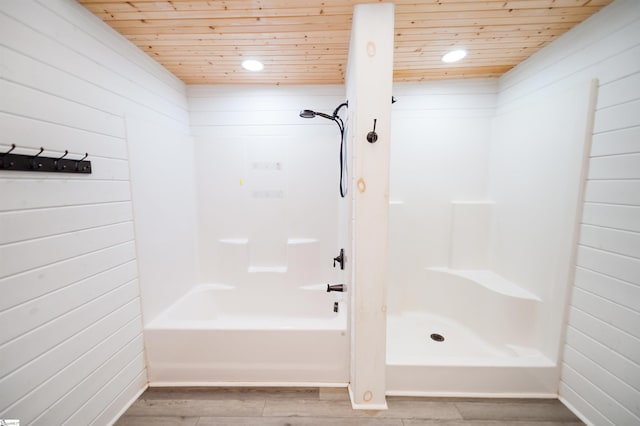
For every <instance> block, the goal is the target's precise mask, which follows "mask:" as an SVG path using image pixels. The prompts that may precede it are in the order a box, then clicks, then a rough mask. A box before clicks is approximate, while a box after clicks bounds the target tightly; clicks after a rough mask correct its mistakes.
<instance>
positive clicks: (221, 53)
mask: <svg viewBox="0 0 640 426" xmlns="http://www.w3.org/2000/svg"><path fill="white" fill-rule="evenodd" d="M611 1H612V0H514V1H511V0H487V1H479V0H422V1H420V0H396V1H395V4H396V18H395V34H396V35H395V58H394V80H395V81H424V80H435V79H450V78H475V77H497V76H500V75H502V74H503V73H505V72H506V71H508V70H509V69H511V68H512V67H514V66H515V65H517V64H518V63H520V62H522V61H523V60H525V59H526V58H528V57H529V56H530V55H531V54H533V53H534V52H536V51H537V50H539V49H541V48H543V47H545V46H546V45H547V44H549V43H550V42H551V41H553V40H554V39H555V38H557V37H558V36H559V35H561V34H563V33H564V32H566V31H567V30H569V29H570V28H571V27H573V26H575V25H576V24H578V23H580V22H582V21H583V20H585V19H586V18H588V17H589V16H591V15H592V14H594V13H595V12H597V11H598V10H600V9H601V8H602V7H604V6H606V5H607V4H609V3H611ZM79 2H80V3H81V4H83V5H84V6H85V7H86V8H88V9H89V10H90V11H91V12H93V13H94V14H95V15H97V16H98V17H100V18H101V19H103V20H104V21H105V22H106V23H107V24H109V25H110V26H111V27H113V28H114V29H115V30H116V31H118V32H120V33H121V34H123V35H124V36H125V37H127V38H128V39H129V40H131V41H132V42H133V43H135V44H136V45H137V46H139V47H140V49H142V50H144V51H145V52H146V53H148V54H149V55H150V56H151V57H153V58H154V59H155V60H156V61H158V62H159V63H161V64H162V65H164V66H165V67H166V68H167V69H168V70H169V71H171V72H172V73H173V74H175V75H176V76H177V77H178V78H180V79H181V80H182V81H184V82H185V83H187V84H230V83H242V84H254V83H258V84H341V83H343V82H344V76H345V71H346V62H347V53H348V49H349V33H350V30H351V15H352V12H353V6H354V5H355V4H357V3H365V2H368V3H371V2H372V1H371V0H369V1H366V0H210V1H197V0H173V1H156V0H130V1H125V0H79ZM453 48H465V49H466V50H467V51H468V56H467V57H466V58H465V59H463V60H462V61H461V62H459V63H456V64H444V63H443V62H442V61H441V57H442V55H443V54H444V53H446V52H447V51H449V50H451V49H453ZM245 58H252V59H258V60H260V61H262V62H263V63H264V65H265V68H264V70H263V71H261V72H251V71H246V70H244V69H242V67H241V62H242V60H243V59H245Z"/></svg>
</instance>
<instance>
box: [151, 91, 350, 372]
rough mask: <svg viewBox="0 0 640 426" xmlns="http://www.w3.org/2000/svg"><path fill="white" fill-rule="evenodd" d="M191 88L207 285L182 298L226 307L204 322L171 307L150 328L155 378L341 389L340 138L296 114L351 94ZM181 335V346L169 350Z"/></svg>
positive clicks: (345, 343)
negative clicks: (337, 286)
mask: <svg viewBox="0 0 640 426" xmlns="http://www.w3.org/2000/svg"><path fill="white" fill-rule="evenodd" d="M188 93H189V109H190V114H191V130H192V134H193V137H194V140H195V153H196V171H197V179H196V180H197V199H198V227H199V230H200V233H199V238H198V241H199V252H200V270H199V276H200V280H199V282H200V283H201V285H199V286H197V287H195V288H194V289H193V291H192V292H191V293H189V295H187V296H186V298H187V299H188V298H192V299H195V300H197V299H198V298H199V297H200V298H201V297H202V296H198V294H200V295H202V294H205V293H207V292H204V293H203V292H201V291H199V290H198V289H199V288H200V289H204V288H207V287H208V288H209V290H210V291H211V292H213V293H211V292H210V293H209V294H216V295H219V296H218V297H215V298H214V300H219V301H220V300H224V301H225V302H224V304H223V306H224V310H223V311H217V310H213V309H209V310H207V309H202V310H199V311H198V312H205V313H208V314H209V319H208V323H207V320H206V318H204V317H201V318H199V319H197V320H196V321H194V319H195V318H194V317H193V315H192V314H189V315H188V316H185V315H176V313H177V312H182V313H189V311H192V310H191V309H187V310H185V309H180V307H179V306H175V307H174V308H172V309H171V314H169V313H168V312H167V313H165V314H163V315H162V316H161V318H158V320H157V321H153V323H152V324H150V325H149V327H148V333H147V349H148V356H149V372H150V373H149V376H150V380H151V383H152V384H154V385H156V384H170V383H173V384H175V383H176V382H179V383H182V384H186V383H189V384H192V385H193V384H200V385H204V384H208V385H212V384H220V383H254V384H260V385H267V384H283V383H289V384H294V383H297V384H304V383H307V384H308V383H316V384H320V383H333V384H342V385H346V383H347V382H348V380H349V377H348V375H349V369H348V368H349V367H348V360H349V336H348V324H347V313H348V306H347V300H348V299H347V298H348V297H349V293H348V292H347V293H336V292H332V293H327V292H326V285H327V283H342V282H344V281H342V278H341V274H342V273H343V272H342V271H340V270H339V268H333V267H332V263H333V258H334V257H335V256H337V254H338V253H339V250H340V244H339V243H338V238H339V231H338V225H337V224H338V220H339V217H338V203H339V200H341V198H340V195H339V193H338V183H339V164H338V158H339V148H340V147H339V142H340V140H339V139H340V138H339V132H338V129H337V126H336V125H335V124H334V123H332V122H331V121H329V120H320V119H316V120H306V119H304V118H301V117H300V116H299V111H300V110H301V109H304V108H310V107H312V108H313V109H314V110H317V111H323V112H325V111H328V112H329V113H331V111H333V110H334V109H335V107H336V105H339V104H341V103H342V102H344V99H345V98H344V88H343V87H340V86H305V87H295V86H294V87H291V86H281V87H271V86H241V87H230V86H190V87H189V88H188ZM203 300H204V299H203ZM207 300H210V299H207ZM243 300H246V301H247V302H243ZM336 302H337V303H338V308H339V309H338V312H337V313H336V312H334V311H333V305H334V303H336ZM179 304H180V305H182V306H184V304H183V303H182V301H180V302H179ZM189 321H191V322H190V323H189ZM180 328H182V329H185V328H191V331H190V332H189V333H186V334H185V333H184V332H183V333H182V335H180V334H177V333H178V331H177V330H178V329H180ZM180 336H182V338H181V337H180ZM206 336H209V337H210V336H215V339H214V340H211V339H208V340H207V339H205V338H204V337H206ZM177 339H180V341H181V342H182V349H180V348H176V347H174V348H172V349H170V350H165V348H166V347H168V346H171V342H175V341H177ZM221 342H229V344H228V345H225V344H222V343H221ZM220 344H222V346H223V348H221V349H220V348H218V346H219V345H220ZM207 345H208V346H207ZM211 345H213V346H211ZM174 346H175V345H174ZM205 347H206V348H207V350H204V349H205ZM213 347H216V348H218V349H216V350H209V349H212V348H213ZM185 359H190V360H194V362H192V363H191V364H189V363H185V362H179V360H185ZM195 360H197V362H195ZM180 370H182V372H183V374H182V376H181V375H180Z"/></svg>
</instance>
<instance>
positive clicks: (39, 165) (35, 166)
mask: <svg viewBox="0 0 640 426" xmlns="http://www.w3.org/2000/svg"><path fill="white" fill-rule="evenodd" d="M43 152H44V148H43V147H40V152H38V153H37V154H36V155H34V156H33V157H31V168H32V169H40V168H42V163H41V162H40V161H38V162H37V163H36V159H37V158H38V157H39V156H40V154H42V153H43Z"/></svg>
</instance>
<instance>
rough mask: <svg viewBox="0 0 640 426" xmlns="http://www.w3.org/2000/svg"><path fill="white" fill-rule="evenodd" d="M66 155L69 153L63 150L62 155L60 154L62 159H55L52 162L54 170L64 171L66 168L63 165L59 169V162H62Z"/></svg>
mask: <svg viewBox="0 0 640 426" xmlns="http://www.w3.org/2000/svg"><path fill="white" fill-rule="evenodd" d="M68 153H69V151H67V150H66V149H65V150H64V154H62V157H60V158H56V160H55V161H54V162H53V165H54V166H55V168H56V170H62V169H66V168H67V166H66V165H63V166H62V167H60V160H62V159H63V158H64V157H66V156H67V154H68Z"/></svg>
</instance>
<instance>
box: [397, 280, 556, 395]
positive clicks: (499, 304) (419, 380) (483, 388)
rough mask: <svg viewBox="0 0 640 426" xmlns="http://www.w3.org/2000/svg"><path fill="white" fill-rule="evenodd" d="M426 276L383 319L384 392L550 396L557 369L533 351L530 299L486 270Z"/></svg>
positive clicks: (535, 302)
mask: <svg viewBox="0 0 640 426" xmlns="http://www.w3.org/2000/svg"><path fill="white" fill-rule="evenodd" d="M424 278H425V279H424V280H423V282H421V283H420V285H416V286H414V287H413V288H411V289H409V292H408V294H407V299H406V301H405V304H404V305H403V309H401V310H399V311H396V312H391V313H390V314H389V316H388V320H387V392H388V393H389V394H392V395H429V396H485V397H488V396H504V397H514V396H517V397H553V396H555V394H556V392H557V389H556V387H557V379H558V378H557V374H558V368H557V366H556V365H555V363H554V362H552V360H550V359H549V358H547V357H546V356H545V355H544V354H543V353H541V352H540V351H539V350H538V349H537V347H538V346H539V343H540V342H539V338H540V337H539V332H538V329H537V327H536V325H535V324H536V323H537V320H538V318H537V316H538V315H539V313H538V308H539V304H540V300H539V299H538V298H537V297H536V296H535V295H533V294H530V293H528V292H527V291H525V290H524V289H522V288H520V287H518V286H517V285H516V284H514V283H509V282H507V281H505V280H504V279H502V278H501V277H499V276H497V275H496V274H493V273H492V272H490V271H466V270H452V269H447V268H430V269H429V270H427V271H425V277H424ZM434 333H436V334H440V335H442V336H443V337H444V341H442V342H437V341H434V340H432V339H431V338H430V336H431V334H434Z"/></svg>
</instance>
